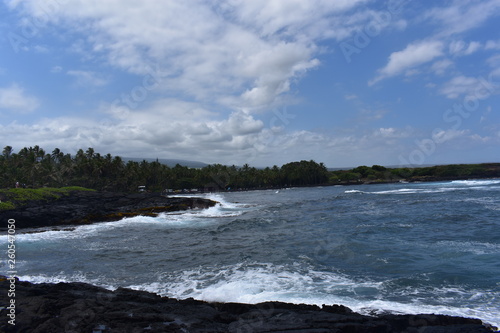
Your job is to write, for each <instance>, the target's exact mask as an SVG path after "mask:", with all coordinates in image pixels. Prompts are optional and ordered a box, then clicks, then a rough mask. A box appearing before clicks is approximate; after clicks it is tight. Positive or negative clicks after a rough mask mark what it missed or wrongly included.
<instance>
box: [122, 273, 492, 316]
mask: <svg viewBox="0 0 500 333" xmlns="http://www.w3.org/2000/svg"><path fill="white" fill-rule="evenodd" d="M387 286H388V285H387V281H373V280H370V279H367V278H364V279H353V278H351V277H348V276H346V275H344V274H342V273H340V272H323V271H318V270H314V269H312V268H311V267H304V266H303V265H301V264H298V263H294V264H291V265H276V264H270V263H239V264H237V265H234V266H221V267H200V268H198V269H191V270H185V271H180V272H174V273H164V274H160V275H159V278H158V281H157V282H153V283H145V284H135V285H129V286H127V287H129V288H132V289H138V290H145V291H149V292H153V293H158V294H160V295H162V296H168V297H175V298H180V299H185V298H190V297H192V298H195V299H200V300H205V301H209V302H241V303H252V304H256V303H261V302H266V301H281V302H288V303H295V304H300V303H304V304H316V305H318V306H321V305H322V304H342V305H345V306H348V307H349V308H351V309H353V310H354V311H356V312H359V313H362V314H367V315H373V314H374V313H386V312H391V313H400V314H415V313H439V314H446V315H454V316H465V317H476V318H480V319H482V320H484V321H485V322H488V323H490V324H493V325H499V324H500V322H498V318H500V317H499V316H500V309H498V308H496V309H495V308H492V307H491V304H493V303H494V301H495V299H498V297H499V296H500V293H499V292H496V293H495V292H493V293H484V292H481V291H477V290H476V291H475V290H467V289H465V288H463V289H462V288H460V287H443V288H432V291H431V293H432V295H433V297H430V298H428V297H420V296H422V295H420V296H419V294H424V293H426V294H429V288H426V287H423V286H422V287H416V288H407V287H404V286H400V287H399V288H400V290H393V289H390V288H388V287H387ZM394 295H397V296H398V297H395V296H394ZM450 295H452V296H455V297H456V296H457V295H460V299H461V300H462V301H463V305H457V304H455V303H456V302H452V301H450V300H449V299H448V298H449V297H450ZM396 298H399V299H396ZM455 301H456V299H455ZM425 302H434V304H429V303H427V304H426V303H425Z"/></svg>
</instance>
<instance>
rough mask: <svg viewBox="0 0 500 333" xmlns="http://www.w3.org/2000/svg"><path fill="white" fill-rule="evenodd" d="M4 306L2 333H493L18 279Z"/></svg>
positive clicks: (420, 318) (471, 326) (454, 320)
mask: <svg viewBox="0 0 500 333" xmlns="http://www.w3.org/2000/svg"><path fill="white" fill-rule="evenodd" d="M13 282H14V281H13V280H12V279H7V278H6V277H3V276H0V287H1V290H9V288H12V286H11V284H12V283H13ZM4 297H5V296H4ZM3 299H5V298H3ZM5 304H7V303H6V302H5V301H3V302H2V307H1V308H0V317H1V318H2V319H1V320H0V331H1V332H6V333H9V332H31V333H38V332H40V333H42V332H52V333H57V332H65V333H72V332H75V333H81V332H92V333H110V332H120V333H124V332H130V333H132V332H148V333H154V332H295V333H298V332H302V333H305V332H317V333H319V332H351V333H357V332H359V333H361V332H363V333H366V332H387V333H388V332H408V333H410V332H425V333H438V332H439V333H446V332H456V333H458V332H460V333H467V332H470V333H473V332H474V333H481V332H485V333H486V332H490V333H491V332H492V331H493V329H491V328H488V327H486V326H484V325H483V324H482V323H481V321H480V320H478V319H468V318H460V317H451V316H444V315H432V314H420V315H393V314H385V315H381V316H373V317H372V316H365V315H361V314H358V313H354V312H352V311H351V310H350V309H349V308H347V307H344V306H342V305H323V306H322V307H318V306H315V305H303V304H302V305H295V304H288V303H280V302H266V303H260V304H255V305H251V304H240V303H207V302H203V301H196V300H193V299H186V300H176V299H172V298H167V297H160V296H158V295H156V294H152V293H148V292H144V291H136V290H130V289H124V288H119V289H117V290H115V291H110V290H107V289H103V288H99V287H96V286H92V285H88V284H85V283H58V284H32V283H29V282H24V281H19V280H17V279H16V281H15V314H14V316H12V313H13V312H12V311H11V310H10V309H9V308H8V307H7V306H5ZM11 308H12V307H11ZM9 314H10V317H9ZM12 317H13V318H15V320H14V321H12V319H11V318H12ZM8 321H10V323H9V322H8ZM12 323H15V325H12Z"/></svg>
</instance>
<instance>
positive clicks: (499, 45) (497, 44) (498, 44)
mask: <svg viewBox="0 0 500 333" xmlns="http://www.w3.org/2000/svg"><path fill="white" fill-rule="evenodd" d="M484 48H485V49H486V50H500V40H489V41H487V42H486V45H485V46H484Z"/></svg>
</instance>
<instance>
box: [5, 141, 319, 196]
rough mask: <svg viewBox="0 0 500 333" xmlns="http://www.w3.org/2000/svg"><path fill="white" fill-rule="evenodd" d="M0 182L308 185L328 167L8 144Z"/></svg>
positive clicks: (153, 187)
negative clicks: (135, 156) (192, 164)
mask: <svg viewBox="0 0 500 333" xmlns="http://www.w3.org/2000/svg"><path fill="white" fill-rule="evenodd" d="M0 174H1V175H2V177H1V179H0V186H1V187H3V188H5V187H13V186H15V184H16V183H17V182H18V183H19V184H20V185H21V186H23V185H24V186H26V187H30V188H37V187H62V186H81V187H86V188H91V189H96V190H103V191H126V192H131V191H137V189H138V186H146V188H147V189H148V190H150V191H163V190H165V189H172V190H182V189H188V190H191V189H202V190H206V191H217V190H238V189H258V188H274V187H284V186H309V185H319V184H324V183H326V182H327V181H328V177H329V175H328V170H327V169H326V167H325V166H324V165H323V163H316V162H315V161H312V160H311V161H300V162H292V163H288V164H285V165H283V166H282V167H278V166H273V167H272V168H270V167H268V168H264V169H258V168H255V167H251V166H249V165H248V164H245V165H243V166H242V167H237V166H234V165H233V166H226V165H222V164H213V165H208V166H206V167H203V168H188V167H186V166H182V165H179V164H177V165H176V166H174V167H169V166H167V165H165V164H162V163H159V162H158V161H153V162H147V161H145V160H143V161H142V162H137V161H124V160H123V159H122V158H121V157H120V156H112V155H111V154H106V155H101V154H100V153H97V152H95V151H94V149H93V148H88V149H87V150H85V151H84V150H83V149H80V150H78V151H77V153H76V154H75V155H71V154H69V153H64V152H62V151H61V150H60V149H59V148H56V149H54V150H53V151H52V152H51V153H48V152H46V151H45V150H44V149H42V148H40V147H39V146H34V147H29V148H28V147H25V148H23V149H21V150H20V151H19V152H17V153H14V151H13V148H12V147H11V146H6V147H5V148H4V149H3V152H2V155H1V156H0Z"/></svg>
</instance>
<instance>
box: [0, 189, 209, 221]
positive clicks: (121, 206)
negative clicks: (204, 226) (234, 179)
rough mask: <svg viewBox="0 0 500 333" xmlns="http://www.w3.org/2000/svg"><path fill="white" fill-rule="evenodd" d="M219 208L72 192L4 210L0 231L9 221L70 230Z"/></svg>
mask: <svg viewBox="0 0 500 333" xmlns="http://www.w3.org/2000/svg"><path fill="white" fill-rule="evenodd" d="M216 204H217V203H216V202H215V201H212V200H209V199H204V198H199V197H165V196H163V195H161V194H158V193H132V194H130V193H120V192H98V191H72V192H70V193H69V194H68V195H66V196H62V197H58V198H51V199H48V200H47V199H41V200H31V201H28V202H25V203H24V204H23V205H21V206H19V207H17V208H15V209H9V210H1V211H0V230H5V229H7V221H8V220H9V219H14V220H16V221H17V222H16V228H17V229H27V228H43V227H61V226H67V227H70V226H78V225H86V224H92V223H99V222H112V221H119V220H121V219H123V218H125V217H133V216H138V215H145V216H157V215H158V214H160V213H163V212H174V211H185V210H188V209H202V208H209V207H212V206H215V205H216Z"/></svg>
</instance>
